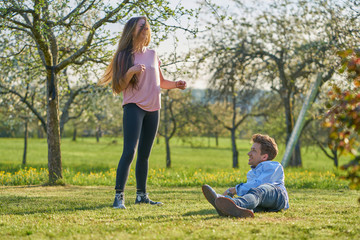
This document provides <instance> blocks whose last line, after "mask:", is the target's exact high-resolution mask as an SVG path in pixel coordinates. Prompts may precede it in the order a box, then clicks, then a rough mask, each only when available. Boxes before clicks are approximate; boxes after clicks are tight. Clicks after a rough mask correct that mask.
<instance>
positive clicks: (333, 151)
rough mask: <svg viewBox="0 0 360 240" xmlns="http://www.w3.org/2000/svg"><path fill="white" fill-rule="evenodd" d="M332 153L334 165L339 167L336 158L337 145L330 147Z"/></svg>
mask: <svg viewBox="0 0 360 240" xmlns="http://www.w3.org/2000/svg"><path fill="white" fill-rule="evenodd" d="M331 152H332V154H333V155H334V158H333V159H334V165H335V167H336V168H338V167H339V159H338V154H337V146H336V147H334V148H333V149H331Z"/></svg>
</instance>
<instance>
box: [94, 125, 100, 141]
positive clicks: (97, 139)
mask: <svg viewBox="0 0 360 240" xmlns="http://www.w3.org/2000/svg"><path fill="white" fill-rule="evenodd" d="M95 135H96V142H100V137H101V125H100V124H99V126H98V128H97V129H96V134H95Z"/></svg>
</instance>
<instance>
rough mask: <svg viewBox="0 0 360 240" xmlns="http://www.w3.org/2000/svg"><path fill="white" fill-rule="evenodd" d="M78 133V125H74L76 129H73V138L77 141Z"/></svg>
mask: <svg viewBox="0 0 360 240" xmlns="http://www.w3.org/2000/svg"><path fill="white" fill-rule="evenodd" d="M76 135H77V127H76V125H75V126H74V131H73V137H72V140H73V141H74V142H75V141H76Z"/></svg>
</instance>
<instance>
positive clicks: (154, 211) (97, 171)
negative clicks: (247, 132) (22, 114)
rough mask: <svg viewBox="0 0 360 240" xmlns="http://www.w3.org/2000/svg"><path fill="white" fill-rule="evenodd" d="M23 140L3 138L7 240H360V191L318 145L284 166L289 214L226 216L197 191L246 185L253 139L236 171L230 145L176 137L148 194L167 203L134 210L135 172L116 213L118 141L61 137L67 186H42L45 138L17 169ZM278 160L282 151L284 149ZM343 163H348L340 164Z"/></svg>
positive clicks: (0, 196)
mask: <svg viewBox="0 0 360 240" xmlns="http://www.w3.org/2000/svg"><path fill="white" fill-rule="evenodd" d="M22 144H23V140H22V139H4V138H0V216H1V218H0V238H1V239H50V238H56V239H94V238H99V239H118V238H126V239H329V238H330V237H336V238H339V239H359V238H360V227H359V219H360V211H359V210H360V208H359V206H360V205H359V203H358V201H357V200H358V198H359V197H360V192H359V191H357V190H350V189H349V188H348V182H347V181H345V180H341V179H340V176H341V175H343V174H344V172H343V171H341V170H337V169H334V167H333V163H332V161H331V160H330V159H327V158H326V157H325V156H324V155H323V154H322V153H321V152H320V151H319V150H318V149H317V148H315V147H309V148H304V149H303V152H302V154H303V155H302V156H303V168H287V169H285V174H286V186H287V188H288V192H289V196H290V209H289V210H287V211H282V212H278V213H257V214H256V215H255V218H254V219H236V218H224V217H220V216H218V215H217V214H216V211H215V210H214V209H213V208H212V206H211V205H210V204H209V203H208V202H207V201H206V200H205V198H204V197H203V195H202V193H201V185H202V184H205V183H206V184H209V185H211V186H213V187H214V188H215V189H216V190H217V191H218V192H223V191H224V190H225V189H226V188H227V187H229V186H233V185H235V184H237V183H239V182H242V181H245V179H246V173H247V171H248V170H249V166H248V165H247V160H248V158H247V155H246V153H247V152H248V149H249V148H250V146H251V144H250V142H249V141H247V140H238V150H239V168H238V169H232V168H231V148H230V143H229V140H228V139H220V143H219V146H218V147H216V146H215V142H214V140H213V139H211V141H210V142H208V139H200V138H198V139H193V145H195V146H196V147H191V146H190V145H189V144H188V143H184V142H182V141H181V140H180V139H174V140H173V141H172V142H171V144H172V148H171V153H172V168H170V169H166V168H165V146H164V143H163V142H162V141H161V140H160V143H159V144H157V143H155V144H154V147H153V152H152V155H151V159H150V170H149V177H148V191H149V193H150V197H151V198H153V199H154V200H159V201H162V202H164V205H163V206H160V207H158V206H156V207H153V206H143V205H140V206H137V205H136V206H135V205H134V204H133V202H134V201H135V175H134V167H135V163H133V165H132V169H131V172H130V176H129V180H128V184H127V188H126V206H127V209H126V210H116V209H113V208H112V207H111V204H112V201H113V196H114V190H113V185H114V181H115V174H116V172H115V171H116V167H117V164H118V160H119V158H120V154H121V149H122V143H121V139H112V138H102V139H101V140H100V142H99V143H96V141H95V139H88V138H83V139H78V141H76V142H72V141H71V140H70V139H63V140H62V161H63V169H64V171H63V176H64V184H65V185H64V186H56V187H51V186H45V185H44V184H45V183H46V181H47V177H48V176H47V170H46V168H47V145H46V139H29V148H28V159H27V166H26V167H23V166H21V161H22V153H23V152H22V151H23V145H22ZM279 149H280V153H279V156H278V157H277V160H278V161H281V157H282V155H283V152H284V147H283V146H279ZM340 160H341V161H340V164H343V163H345V162H347V161H348V159H347V158H346V157H345V158H342V159H340Z"/></svg>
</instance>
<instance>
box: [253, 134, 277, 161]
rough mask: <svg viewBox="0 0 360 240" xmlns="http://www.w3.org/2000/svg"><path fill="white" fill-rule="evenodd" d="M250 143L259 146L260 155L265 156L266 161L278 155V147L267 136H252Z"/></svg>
mask: <svg viewBox="0 0 360 240" xmlns="http://www.w3.org/2000/svg"><path fill="white" fill-rule="evenodd" d="M251 140H252V142H254V143H259V144H260V145H261V148H260V150H261V154H262V155H263V154H267V155H268V160H273V159H274V158H275V157H276V155H277V154H278V147H277V144H276V142H275V140H274V139H273V138H272V137H269V136H268V135H262V134H254V135H253V136H252V138H251Z"/></svg>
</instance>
